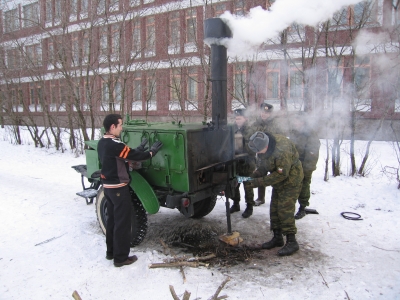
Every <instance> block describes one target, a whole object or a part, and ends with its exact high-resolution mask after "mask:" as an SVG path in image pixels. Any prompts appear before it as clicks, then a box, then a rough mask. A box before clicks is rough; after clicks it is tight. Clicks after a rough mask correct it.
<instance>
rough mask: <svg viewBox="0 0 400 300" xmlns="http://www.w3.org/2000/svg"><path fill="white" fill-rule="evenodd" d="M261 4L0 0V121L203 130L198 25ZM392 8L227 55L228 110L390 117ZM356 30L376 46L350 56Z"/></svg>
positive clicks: (393, 103) (393, 104)
mask: <svg viewBox="0 0 400 300" xmlns="http://www.w3.org/2000/svg"><path fill="white" fill-rule="evenodd" d="M273 2H275V1H259V0H253V1H245V0H229V1H212V2H208V1H206V2H204V1H191V0H188V1H186V0H184V1H166V0H36V1H34V0H25V1H17V0H12V1H10V0H8V1H7V0H3V1H2V4H1V9H2V11H1V28H0V36H1V38H0V54H1V63H0V73H1V82H0V89H1V94H0V97H1V106H2V110H1V114H2V117H3V122H6V123H15V122H20V121H21V119H23V120H25V122H29V121H26V120H30V119H32V120H33V119H35V120H43V123H47V122H49V120H50V119H51V120H53V121H54V120H58V119H60V120H61V119H62V120H64V121H65V122H68V124H69V125H70V126H78V127H80V126H82V124H87V122H89V123H90V124H95V123H96V122H97V124H98V120H100V119H102V117H103V116H104V114H106V113H109V112H118V113H121V114H123V115H126V114H128V115H130V116H131V117H132V118H140V119H147V120H151V121H155V120H183V121H185V122H191V121H202V120H204V121H206V120H207V119H208V117H209V115H210V112H211V108H210V105H211V100H210V85H211V83H210V81H209V80H208V79H209V48H208V46H207V45H206V44H205V43H204V42H203V21H204V19H206V18H210V17H217V16H220V15H221V14H223V13H224V12H225V11H229V12H230V13H231V14H233V15H239V16H241V15H245V14H246V13H247V12H248V11H249V10H250V9H251V8H253V7H256V6H261V7H262V8H263V9H264V10H268V9H271V5H273ZM397 6H398V3H397V2H396V1H391V0H366V1H362V2H360V3H358V4H355V5H351V6H348V7H343V8H342V9H341V10H340V11H338V12H336V13H335V14H334V15H333V17H332V18H331V19H329V20H324V21H323V22H320V23H319V24H317V25H316V26H314V27H308V26H302V25H299V24H296V23H293V24H292V25H291V26H289V27H287V28H285V29H283V30H282V31H281V32H280V33H279V34H278V35H277V36H275V37H272V38H270V39H267V40H265V41H264V43H263V44H262V45H260V47H259V49H257V50H256V51H254V53H252V54H251V55H245V56H238V57H230V58H229V66H228V107H230V108H231V109H235V108H239V107H256V106H258V105H259V104H260V103H262V102H269V103H271V104H273V105H274V106H275V108H276V110H281V111H282V112H286V111H293V110H305V111H309V112H310V113H311V112H313V113H314V114H318V115H332V113H335V114H336V115H338V116H341V115H343V114H346V115H347V114H349V115H351V114H353V115H357V117H361V118H367V119H368V118H372V119H380V118H383V117H384V118H386V119H399V116H400V102H399V98H400V97H399V95H400V92H399V83H400V80H399V74H398V71H397V69H398V68H396V67H394V66H396V65H397V63H398V54H399V53H398V52H399V50H398V49H399V47H398V31H397V30H398V28H397V27H398V20H399V16H398V7H397ZM360 32H363V34H365V35H366V36H367V37H368V35H369V37H378V36H383V37H384V39H382V40H379V43H377V44H373V43H372V44H371V43H370V44H368V43H367V42H365V43H362V46H358V45H355V42H356V41H357V39H356V37H357V36H359V34H360ZM54 122H55V121H54ZM65 124H66V123H64V125H65ZM85 126H86V125H85ZM93 126H94V125H93Z"/></svg>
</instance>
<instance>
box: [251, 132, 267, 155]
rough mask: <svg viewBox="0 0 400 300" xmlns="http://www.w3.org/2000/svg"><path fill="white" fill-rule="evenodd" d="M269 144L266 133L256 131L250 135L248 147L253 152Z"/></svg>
mask: <svg viewBox="0 0 400 300" xmlns="http://www.w3.org/2000/svg"><path fill="white" fill-rule="evenodd" d="M268 144H269V138H268V135H266V134H265V133H264V132H261V131H257V132H256V133H254V134H253V135H252V136H251V137H250V141H249V148H250V150H251V151H253V152H254V153H257V152H260V151H261V150H263V149H264V148H265V147H267V146H268Z"/></svg>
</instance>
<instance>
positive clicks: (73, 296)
mask: <svg viewBox="0 0 400 300" xmlns="http://www.w3.org/2000/svg"><path fill="white" fill-rule="evenodd" d="M72 298H74V299H75V300H82V298H81V296H79V294H78V292H77V291H74V292H73V293H72Z"/></svg>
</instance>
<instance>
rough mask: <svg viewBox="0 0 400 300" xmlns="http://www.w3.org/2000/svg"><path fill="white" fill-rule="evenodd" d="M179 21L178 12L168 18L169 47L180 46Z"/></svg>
mask: <svg viewBox="0 0 400 300" xmlns="http://www.w3.org/2000/svg"><path fill="white" fill-rule="evenodd" d="M180 28H181V26H180V19H179V11H175V12H172V13H171V14H170V17H169V46H170V47H173V48H178V47H179V44H180V38H181V35H180Z"/></svg>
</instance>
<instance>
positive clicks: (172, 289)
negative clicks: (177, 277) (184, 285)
mask: <svg viewBox="0 0 400 300" xmlns="http://www.w3.org/2000/svg"><path fill="white" fill-rule="evenodd" d="M169 291H170V292H171V295H172V298H174V300H180V299H179V297H178V295H177V294H176V293H175V289H174V287H173V286H172V285H170V286H169Z"/></svg>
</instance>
